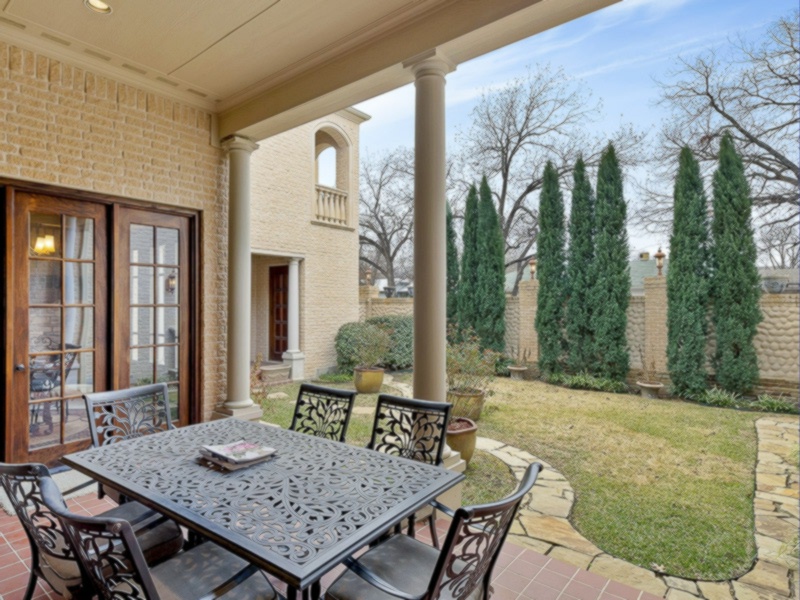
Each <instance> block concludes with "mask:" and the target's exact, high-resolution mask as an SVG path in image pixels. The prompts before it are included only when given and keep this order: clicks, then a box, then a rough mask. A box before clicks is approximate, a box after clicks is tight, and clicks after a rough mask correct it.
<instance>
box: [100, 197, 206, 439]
mask: <svg viewBox="0 0 800 600" xmlns="http://www.w3.org/2000/svg"><path fill="white" fill-rule="evenodd" d="M114 221H115V231H116V232H117V240H118V241H117V251H116V253H115V256H114V272H115V273H116V286H117V293H116V295H115V297H114V308H113V310H114V356H115V357H116V360H115V361H114V363H113V366H112V379H113V381H114V383H115V385H116V387H117V388H127V387H134V386H139V385H147V384H149V383H154V382H155V383H166V384H167V385H168V387H169V399H170V405H171V408H172V421H173V423H174V424H175V425H187V424H188V423H189V422H190V414H189V397H190V394H189V392H190V385H189V381H190V372H189V357H190V351H191V343H192V339H191V327H190V313H191V301H192V298H191V292H190V284H189V282H190V273H189V230H190V221H189V217H185V216H180V215H166V214H159V213H154V212H150V211H146V210H140V209H134V208H127V207H117V210H116V213H115V219H114Z"/></svg>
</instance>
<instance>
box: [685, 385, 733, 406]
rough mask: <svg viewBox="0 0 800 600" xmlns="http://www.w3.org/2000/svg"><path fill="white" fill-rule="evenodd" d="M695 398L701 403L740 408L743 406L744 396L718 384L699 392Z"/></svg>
mask: <svg viewBox="0 0 800 600" xmlns="http://www.w3.org/2000/svg"><path fill="white" fill-rule="evenodd" d="M695 399H696V400H697V401H698V402H700V403H701V404H708V405H709V406H719V407H722V408H740V407H741V406H742V397H741V396H740V395H739V394H737V393H736V392H729V391H727V390H723V389H720V388H718V387H716V386H714V387H713V388H711V389H710V390H706V391H704V392H703V393H702V394H699V395H698V396H697V397H696V398H695Z"/></svg>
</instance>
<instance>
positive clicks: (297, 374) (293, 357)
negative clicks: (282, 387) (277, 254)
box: [283, 258, 305, 381]
mask: <svg viewBox="0 0 800 600" xmlns="http://www.w3.org/2000/svg"><path fill="white" fill-rule="evenodd" d="M288 300H289V306H288V310H287V311H286V312H287V315H286V317H287V321H288V324H287V325H288V326H287V331H286V338H287V339H286V346H287V348H286V352H284V353H283V362H284V363H288V364H289V365H290V366H291V378H292V381H298V380H300V379H303V371H304V368H303V367H304V363H305V356H304V354H303V353H302V351H301V350H300V259H299V258H292V259H291V260H290V261H289V298H288Z"/></svg>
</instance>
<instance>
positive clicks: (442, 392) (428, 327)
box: [404, 51, 455, 402]
mask: <svg viewBox="0 0 800 600" xmlns="http://www.w3.org/2000/svg"><path fill="white" fill-rule="evenodd" d="M404 66H405V67H407V68H409V69H411V70H412V71H413V73H414V77H415V78H416V81H415V86H416V112H415V131H414V153H415V160H414V397H415V398H421V399H424V400H434V401H438V402H444V401H445V400H446V398H447V384H446V375H445V359H446V350H447V285H446V281H447V259H446V249H445V241H446V229H445V215H446V198H445V171H446V159H445V95H444V86H445V75H446V74H447V73H449V72H450V71H452V70H453V69H454V68H455V67H454V65H453V64H452V63H451V62H450V61H448V60H447V59H446V58H445V57H444V56H442V55H441V54H440V53H438V52H437V51H430V52H427V53H425V54H423V55H420V56H417V57H415V58H413V59H411V60H410V61H407V62H406V63H404Z"/></svg>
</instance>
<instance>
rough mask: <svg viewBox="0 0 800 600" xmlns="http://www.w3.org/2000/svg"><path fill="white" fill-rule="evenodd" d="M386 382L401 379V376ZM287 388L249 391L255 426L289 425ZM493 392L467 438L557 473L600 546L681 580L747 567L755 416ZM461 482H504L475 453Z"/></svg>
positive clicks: (592, 395) (578, 518) (486, 487)
mask: <svg viewBox="0 0 800 600" xmlns="http://www.w3.org/2000/svg"><path fill="white" fill-rule="evenodd" d="M395 379H396V380H399V381H403V382H407V383H410V379H411V375H410V374H409V373H404V374H399V375H395ZM298 387H299V386H298V385H297V384H292V385H286V386H282V387H279V388H270V390H269V392H276V391H282V392H285V393H287V394H288V395H289V398H288V399H285V400H268V399H266V394H254V396H255V397H257V398H259V399H260V400H261V404H262V406H263V408H264V420H266V421H270V422H273V423H277V424H279V425H282V426H288V425H289V423H290V421H291V415H292V407H293V406H294V400H295V397H296V395H297V389H298ZM335 387H350V386H348V385H341V386H335ZM381 391H382V392H385V393H398V390H396V389H394V388H392V387H390V386H384V388H383V389H382V390H381ZM494 391H495V393H494V395H493V396H492V397H490V398H489V399H488V400H487V403H486V408H485V409H484V413H483V416H482V418H481V420H480V422H479V431H478V434H479V435H481V436H485V437H489V438H493V439H496V440H501V441H503V442H506V443H508V444H511V445H513V446H517V447H519V448H522V449H525V450H527V451H528V452H530V453H532V454H534V455H535V456H539V457H541V458H542V459H544V460H545V461H547V462H549V463H551V464H552V465H553V466H554V467H556V468H557V469H559V470H560V471H561V472H562V473H564V475H565V476H566V477H567V479H569V481H570V483H571V484H572V486H573V488H574V490H575V493H576V502H575V505H574V507H573V512H572V514H571V515H570V519H571V521H572V523H573V524H574V525H575V527H576V528H577V529H578V530H579V531H580V532H581V533H582V534H583V535H584V536H586V537H587V538H588V539H590V540H591V541H592V542H594V543H595V544H596V545H597V546H599V547H600V548H602V549H603V550H604V551H606V552H608V553H609V554H611V555H613V556H616V557H618V558H622V559H625V560H628V561H630V562H632V563H635V564H638V565H642V566H644V567H648V568H651V567H652V566H653V565H660V566H663V567H664V569H665V570H666V572H667V573H669V574H672V575H677V576H681V577H687V578H698V579H727V578H731V577H735V576H737V575H741V574H743V573H744V572H746V571H747V570H748V569H749V568H750V566H751V564H752V562H753V560H754V558H755V552H756V549H755V543H754V537H753V505H752V498H753V493H754V488H755V477H754V468H755V460H756V434H755V425H754V423H755V421H756V419H758V418H760V417H761V416H763V415H762V414H761V413H752V412H741V411H735V410H730V409H721V408H713V407H708V406H700V405H697V404H691V403H686V402H680V401H675V400H644V399H642V398H640V397H639V396H633V395H626V394H607V393H601V392H588V391H581V390H569V389H565V388H561V387H556V386H552V385H548V384H545V383H542V382H538V381H515V380H510V379H505V378H501V379H498V380H497V381H496V383H495V384H494ZM376 398H377V397H376V396H375V395H359V396H358V398H357V400H356V409H355V413H354V415H353V417H352V420H351V424H350V429H349V432H348V442H349V443H353V444H357V445H364V444H366V442H367V440H368V439H369V434H370V431H371V427H372V412H371V411H370V410H369V409H370V408H374V406H375V402H376ZM467 477H468V479H467V483H466V489H465V491H464V502H465V503H473V502H486V501H492V500H496V499H499V498H502V497H503V496H504V495H506V494H507V493H508V492H509V491H510V490H511V489H513V488H514V485H515V482H514V480H513V478H512V476H511V474H510V473H509V472H508V469H507V468H506V467H505V466H504V465H502V463H500V462H499V461H497V460H496V459H494V458H493V457H492V456H490V455H488V454H485V453H480V452H479V453H476V458H475V459H474V460H473V463H472V464H471V465H470V469H469V471H468V472H467Z"/></svg>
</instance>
